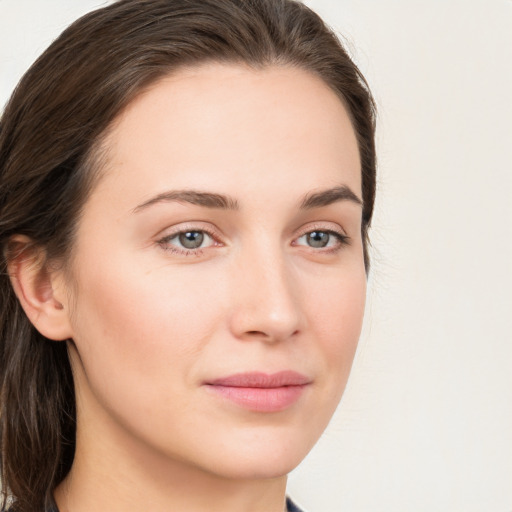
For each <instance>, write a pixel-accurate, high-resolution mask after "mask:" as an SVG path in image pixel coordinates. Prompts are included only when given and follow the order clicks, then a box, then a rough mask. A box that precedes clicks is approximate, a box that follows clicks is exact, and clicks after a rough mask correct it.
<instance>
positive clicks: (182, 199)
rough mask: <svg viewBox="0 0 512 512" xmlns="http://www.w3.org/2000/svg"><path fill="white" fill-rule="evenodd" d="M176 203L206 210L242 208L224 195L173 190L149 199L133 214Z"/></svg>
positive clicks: (235, 201)
mask: <svg viewBox="0 0 512 512" xmlns="http://www.w3.org/2000/svg"><path fill="white" fill-rule="evenodd" d="M172 201H176V202H179V203H190V204H195V205H197V206H204V207H206V208H218V209H221V210H238V209H239V208H240V206H239V204H238V201H237V200H236V199H233V198H231V197H229V196H225V195H223V194H215V193H213V192H200V191H197V190H171V191H169V192H163V193H162V194H158V195H157V196H155V197H153V198H151V199H149V200H148V201H146V202H145V203H142V204H140V205H139V206H137V207H135V208H134V209H133V213H137V212H139V211H141V210H144V209H145V208H147V207H148V206H151V205H153V204H156V203H167V202H172Z"/></svg>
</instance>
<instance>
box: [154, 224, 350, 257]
mask: <svg viewBox="0 0 512 512" xmlns="http://www.w3.org/2000/svg"><path fill="white" fill-rule="evenodd" d="M314 232H320V233H325V234H327V235H329V236H333V237H334V238H335V239H336V241H337V243H336V244H335V246H333V247H329V248H318V249H315V248H314V247H311V246H309V248H310V249H312V250H313V251H314V252H315V253H322V254H333V253H336V252H338V251H339V250H340V249H341V248H342V247H344V246H347V245H350V237H348V236H347V235H345V234H344V233H340V232H338V231H334V230H332V229H325V228H322V227H321V226H317V227H315V226H312V227H311V228H310V229H308V230H307V231H305V232H304V233H302V234H301V235H299V236H298V237H296V238H295V240H294V241H296V240H298V239H300V238H302V237H304V236H307V235H309V234H311V233H314ZM184 233H205V234H206V235H208V236H209V237H210V238H211V239H212V240H213V243H212V244H211V245H209V246H208V247H204V248H202V247H198V248H197V249H187V248H179V247H177V246H175V245H172V244H170V242H171V240H174V239H176V238H178V237H179V236H180V235H182V234H184ZM217 238H218V235H217V234H216V233H215V232H214V231H213V230H210V229H207V228H204V227H201V228H198V227H193V226H191V227H186V228H183V229H180V230H179V231H175V232H174V233H171V234H169V235H166V236H164V237H162V238H161V239H159V240H157V243H158V245H160V247H161V248H162V249H163V250H164V251H168V252H171V253H173V254H178V255H180V256H201V255H202V254H203V253H204V250H205V249H209V248H210V247H215V246H216V245H217V246H218V245H220V242H218V241H217ZM293 245H294V246H297V245H299V244H297V243H293ZM304 247H305V246H304Z"/></svg>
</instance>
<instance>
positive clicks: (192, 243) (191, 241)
mask: <svg viewBox="0 0 512 512" xmlns="http://www.w3.org/2000/svg"><path fill="white" fill-rule="evenodd" d="M179 238H180V243H181V245H183V247H185V248H186V249H197V248H198V247H201V244H202V243H203V240H204V234H203V233H201V232H200V231H187V232H186V233H181V234H180V237H179Z"/></svg>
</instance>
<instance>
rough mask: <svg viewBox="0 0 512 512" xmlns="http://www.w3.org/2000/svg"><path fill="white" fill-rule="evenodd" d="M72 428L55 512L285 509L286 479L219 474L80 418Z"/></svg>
mask: <svg viewBox="0 0 512 512" xmlns="http://www.w3.org/2000/svg"><path fill="white" fill-rule="evenodd" d="M77 424H78V428H77V440H76V453H75V459H74V462H73V467H72V469H71V471H70V473H69V475H68V476H67V477H66V478H65V479H64V481H63V482H62V483H61V484H60V485H59V486H58V487H57V489H56V491H55V499H56V502H57V506H58V508H59V511H60V512H86V511H90V510H97V511H98V512H101V511H103V510H108V511H109V512H118V511H119V512H121V511H122V512H141V511H142V510H148V509H149V510H151V511H152V512H164V511H165V512H167V511H169V510H179V511H180V512H204V511H205V510H208V511H209V512H221V511H222V512H240V511H244V512H283V511H284V510H285V492H286V476H279V477H276V478H258V477H251V475H249V477H248V476H247V475H244V476H243V477H241V478H235V477H233V476H232V475H228V476H223V475H218V474H214V473H212V472H208V471H205V470H203V469H202V468H200V467H197V466H193V465H191V464H189V463H187V462H186V461H180V460H176V459H174V458H173V457H172V456H167V455H166V454H162V453H160V452H158V451H157V450H155V449H152V448H151V447H150V446H148V445H146V444H144V443H143V442H142V441H140V440H137V439H136V438H135V437H134V436H133V435H131V434H130V433H127V432H125V431H123V429H122V427H120V426H119V425H113V424H112V423H110V424H108V422H106V423H102V422H87V421H81V420H80V416H79V417H78V421H77ZM84 425H85V426H86V427H87V428H83V426H84ZM98 425H99V426H98ZM81 426H82V428H81ZM269 464H271V462H270V461H269Z"/></svg>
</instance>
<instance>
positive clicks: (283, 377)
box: [205, 370, 311, 388]
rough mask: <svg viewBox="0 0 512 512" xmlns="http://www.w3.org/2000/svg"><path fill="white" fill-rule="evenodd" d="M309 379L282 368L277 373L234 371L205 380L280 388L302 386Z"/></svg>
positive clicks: (243, 385) (218, 384)
mask: <svg viewBox="0 0 512 512" xmlns="http://www.w3.org/2000/svg"><path fill="white" fill-rule="evenodd" d="M310 382H311V380H310V379H309V378H308V377H306V376H305V375H302V374H301V373H298V372H295V371H292V370H284V371H281V372H277V373H271V374H269V373H264V372H246V373H235V374H233V375H229V376H227V377H220V378H218V379H213V380H209V381H207V382H206V383H205V384H208V385H211V386H226V387H237V388H281V387H284V386H303V385H305V384H309V383H310Z"/></svg>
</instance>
